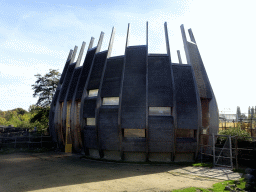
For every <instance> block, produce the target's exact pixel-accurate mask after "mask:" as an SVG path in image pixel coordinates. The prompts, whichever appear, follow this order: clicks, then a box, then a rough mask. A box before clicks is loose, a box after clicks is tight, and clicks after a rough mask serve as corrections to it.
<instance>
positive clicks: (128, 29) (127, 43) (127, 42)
mask: <svg viewBox="0 0 256 192" xmlns="http://www.w3.org/2000/svg"><path fill="white" fill-rule="evenodd" d="M129 39H130V23H128V28H127V36H126V44H125V48H126V47H128V46H129Z"/></svg>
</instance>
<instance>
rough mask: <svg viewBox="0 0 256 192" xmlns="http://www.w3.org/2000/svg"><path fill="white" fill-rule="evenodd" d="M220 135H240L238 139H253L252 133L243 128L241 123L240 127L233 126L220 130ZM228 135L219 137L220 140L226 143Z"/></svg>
mask: <svg viewBox="0 0 256 192" xmlns="http://www.w3.org/2000/svg"><path fill="white" fill-rule="evenodd" d="M218 134H219V135H230V136H238V138H237V141H238V142H240V141H251V138H250V137H251V136H250V134H249V133H248V132H247V131H245V130H242V129H241V125H240V124H238V127H231V128H229V129H226V130H222V131H219V133H218ZM226 139H227V137H219V138H218V141H219V142H220V143H224V142H225V141H226Z"/></svg>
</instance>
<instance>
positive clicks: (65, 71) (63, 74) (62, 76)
mask: <svg viewBox="0 0 256 192" xmlns="http://www.w3.org/2000/svg"><path fill="white" fill-rule="evenodd" d="M69 62H70V60H68V61H67V62H66V64H65V67H64V69H63V72H62V74H61V77H60V84H62V83H63V81H64V78H65V75H66V73H67V70H68V66H69V65H68V63H69Z"/></svg>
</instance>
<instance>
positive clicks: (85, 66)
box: [75, 47, 96, 100]
mask: <svg viewBox="0 0 256 192" xmlns="http://www.w3.org/2000/svg"><path fill="white" fill-rule="evenodd" d="M95 51H96V47H95V48H93V49H90V50H89V51H88V52H87V54H86V57H85V60H84V64H83V68H82V71H81V75H80V78H79V80H78V88H77V90H76V96H75V98H76V100H80V99H81V98H82V95H83V91H84V86H85V83H86V80H87V77H88V73H89V71H90V68H91V65H92V61H93V57H94V54H95Z"/></svg>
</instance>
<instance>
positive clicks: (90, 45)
mask: <svg viewBox="0 0 256 192" xmlns="http://www.w3.org/2000/svg"><path fill="white" fill-rule="evenodd" d="M93 42H94V37H91V40H90V44H89V47H88V50H89V49H91V48H92V46H93Z"/></svg>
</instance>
